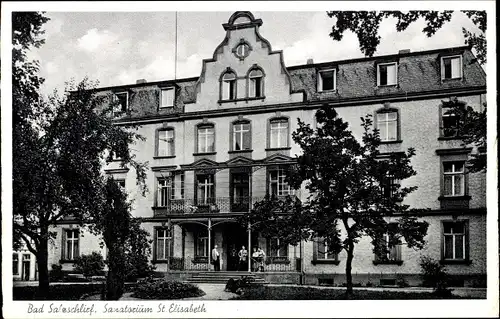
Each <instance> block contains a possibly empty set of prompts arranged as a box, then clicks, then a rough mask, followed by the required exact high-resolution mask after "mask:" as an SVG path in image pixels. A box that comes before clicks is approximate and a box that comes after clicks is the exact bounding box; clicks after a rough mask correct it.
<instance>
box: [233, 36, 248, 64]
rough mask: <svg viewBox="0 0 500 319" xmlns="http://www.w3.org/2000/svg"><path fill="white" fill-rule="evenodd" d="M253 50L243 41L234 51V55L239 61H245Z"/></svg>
mask: <svg viewBox="0 0 500 319" xmlns="http://www.w3.org/2000/svg"><path fill="white" fill-rule="evenodd" d="M251 50H252V48H251V47H250V45H249V44H248V43H247V42H245V41H244V40H243V41H241V42H240V43H239V44H238V45H237V46H236V47H235V48H234V49H233V53H234V55H236V57H237V58H238V59H240V60H244V59H245V58H246V57H247V56H248V55H249V54H250V51H251Z"/></svg>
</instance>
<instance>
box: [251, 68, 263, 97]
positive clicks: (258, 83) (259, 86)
mask: <svg viewBox="0 0 500 319" xmlns="http://www.w3.org/2000/svg"><path fill="white" fill-rule="evenodd" d="M248 82H249V88H248V97H263V96H264V73H263V72H262V71H261V70H259V69H254V70H252V71H250V73H249V74H248Z"/></svg>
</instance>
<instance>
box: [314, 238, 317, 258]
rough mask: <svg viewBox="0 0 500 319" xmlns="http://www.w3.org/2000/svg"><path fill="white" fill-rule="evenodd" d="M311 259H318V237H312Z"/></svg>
mask: <svg viewBox="0 0 500 319" xmlns="http://www.w3.org/2000/svg"><path fill="white" fill-rule="evenodd" d="M313 260H314V261H316V260H318V238H317V237H316V238H314V239H313Z"/></svg>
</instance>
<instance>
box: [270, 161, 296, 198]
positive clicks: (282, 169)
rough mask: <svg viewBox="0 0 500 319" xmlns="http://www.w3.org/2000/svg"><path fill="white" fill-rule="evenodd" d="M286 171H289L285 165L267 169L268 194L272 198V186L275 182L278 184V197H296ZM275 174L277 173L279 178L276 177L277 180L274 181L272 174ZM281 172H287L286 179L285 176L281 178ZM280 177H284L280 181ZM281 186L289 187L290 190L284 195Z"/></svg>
mask: <svg viewBox="0 0 500 319" xmlns="http://www.w3.org/2000/svg"><path fill="white" fill-rule="evenodd" d="M286 171H287V166H285V165H273V166H268V167H267V191H266V193H267V194H269V195H270V196H272V195H273V194H272V189H273V187H272V184H273V182H276V184H277V185H276V190H277V194H276V197H285V196H294V195H295V191H296V190H295V189H293V188H292V187H291V186H290V185H289V184H288V183H287V182H286V181H285V179H286ZM273 172H277V176H276V179H273V178H272V176H271V174H272V173H273ZM280 172H285V173H284V177H283V175H281V176H280ZM280 177H282V178H281V179H280ZM280 185H281V186H287V188H288V190H287V192H286V194H285V193H282V194H280Z"/></svg>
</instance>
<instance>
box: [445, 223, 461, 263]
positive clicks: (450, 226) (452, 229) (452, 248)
mask: <svg viewBox="0 0 500 319" xmlns="http://www.w3.org/2000/svg"><path fill="white" fill-rule="evenodd" d="M466 229H467V227H466V222H464V221H457V222H443V257H444V259H445V260H465V259H466V242H467V238H466V237H467V236H466Z"/></svg>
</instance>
